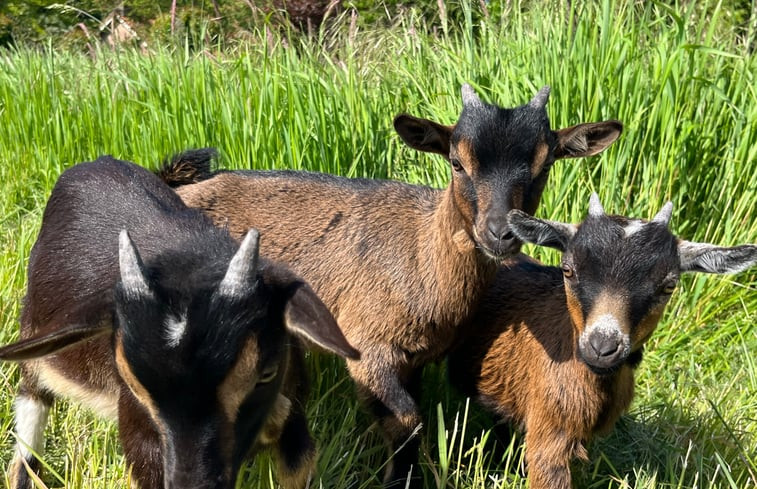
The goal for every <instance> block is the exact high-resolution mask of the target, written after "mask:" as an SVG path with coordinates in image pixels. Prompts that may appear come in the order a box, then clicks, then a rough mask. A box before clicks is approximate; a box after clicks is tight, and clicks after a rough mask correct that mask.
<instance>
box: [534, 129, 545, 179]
mask: <svg viewBox="0 0 757 489" xmlns="http://www.w3.org/2000/svg"><path fill="white" fill-rule="evenodd" d="M548 155H549V145H547V143H546V142H545V141H544V138H543V137H542V140H541V141H539V142H538V143H536V150H535V151H534V159H533V160H532V161H531V178H536V177H537V176H538V175H539V174H540V173H541V172H542V170H544V163H546V162H547V156H548Z"/></svg>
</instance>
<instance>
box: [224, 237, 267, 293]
mask: <svg viewBox="0 0 757 489" xmlns="http://www.w3.org/2000/svg"><path fill="white" fill-rule="evenodd" d="M259 250H260V233H259V232H258V231H257V229H250V230H249V231H248V232H247V235H246V236H245V237H244V239H243V240H242V244H241V245H239V249H238V250H237V252H236V253H235V254H234V256H233V257H232V259H231V261H230V262H229V268H228V269H226V275H224V277H223V280H222V281H221V283H220V284H219V285H218V293H219V294H221V295H224V296H227V297H242V296H244V295H245V294H248V293H250V292H251V291H252V289H253V288H254V287H255V283H254V282H253V280H252V279H253V277H255V276H256V275H257V272H258V257H259Z"/></svg>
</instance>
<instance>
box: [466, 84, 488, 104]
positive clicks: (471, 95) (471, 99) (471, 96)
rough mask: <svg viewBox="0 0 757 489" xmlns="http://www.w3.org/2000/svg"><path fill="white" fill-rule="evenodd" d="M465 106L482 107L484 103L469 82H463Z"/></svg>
mask: <svg viewBox="0 0 757 489" xmlns="http://www.w3.org/2000/svg"><path fill="white" fill-rule="evenodd" d="M462 93H463V107H481V106H483V105H484V103H483V102H482V101H481V99H480V98H478V95H477V94H476V91H475V90H473V87H472V86H470V85H468V84H467V83H464V84H463V88H462Z"/></svg>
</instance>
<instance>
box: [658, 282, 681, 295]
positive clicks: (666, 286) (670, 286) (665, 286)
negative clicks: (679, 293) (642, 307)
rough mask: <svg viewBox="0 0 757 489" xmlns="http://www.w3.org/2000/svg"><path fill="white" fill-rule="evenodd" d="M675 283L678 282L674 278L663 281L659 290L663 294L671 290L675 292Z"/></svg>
mask: <svg viewBox="0 0 757 489" xmlns="http://www.w3.org/2000/svg"><path fill="white" fill-rule="evenodd" d="M676 285H678V282H676V281H675V280H671V281H669V282H665V283H664V284H662V289H661V291H662V293H663V294H665V295H670V294H672V293H673V292H675V290H676Z"/></svg>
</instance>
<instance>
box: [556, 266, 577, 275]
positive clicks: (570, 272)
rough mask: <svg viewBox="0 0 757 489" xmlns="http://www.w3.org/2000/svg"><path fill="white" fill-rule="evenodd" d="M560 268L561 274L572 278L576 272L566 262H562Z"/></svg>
mask: <svg viewBox="0 0 757 489" xmlns="http://www.w3.org/2000/svg"><path fill="white" fill-rule="evenodd" d="M560 268H562V274H563V276H564V277H565V278H573V276H574V275H575V274H576V272H575V271H574V270H573V267H571V266H570V265H568V264H565V263H563V264H562V266H561V267H560Z"/></svg>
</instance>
